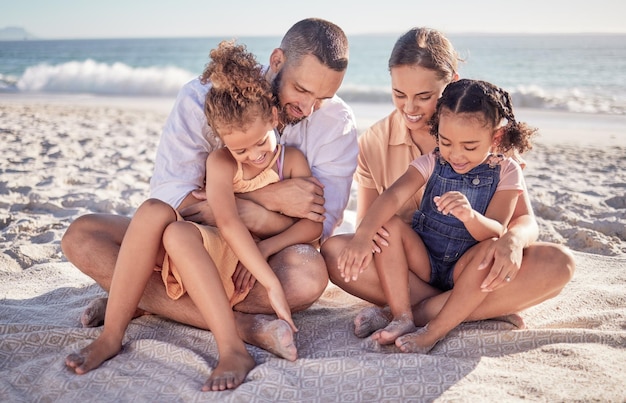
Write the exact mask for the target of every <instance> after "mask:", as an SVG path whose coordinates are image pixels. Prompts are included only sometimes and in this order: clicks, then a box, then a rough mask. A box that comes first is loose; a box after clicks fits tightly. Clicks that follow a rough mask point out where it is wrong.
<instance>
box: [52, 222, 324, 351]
mask: <svg viewBox="0 0 626 403" xmlns="http://www.w3.org/2000/svg"><path fill="white" fill-rule="evenodd" d="M129 223H130V219H129V218H126V217H120V216H113V215H97V214H93V215H87V216H83V217H80V218H79V219H77V220H76V221H75V222H74V223H72V225H70V227H69V228H68V230H67V232H66V233H65V235H64V237H63V240H62V243H61V245H62V248H63V252H64V253H65V254H66V256H67V258H68V259H69V261H70V262H72V263H73V264H74V265H75V266H76V267H78V268H79V270H81V271H82V272H83V273H85V274H86V275H88V276H89V277H91V278H93V279H94V280H95V281H96V282H97V283H98V284H99V285H100V286H101V287H102V288H103V289H104V290H106V291H109V288H110V286H111V278H112V275H113V270H114V267H115V261H116V259H117V255H118V253H119V248H120V244H121V242H122V239H123V237H124V234H125V232H126V229H127V228H128V224H129ZM270 266H271V267H272V268H273V269H274V271H275V272H276V275H277V276H278V279H279V280H280V281H281V284H282V285H283V288H284V290H285V295H286V297H287V301H288V302H289V306H290V307H291V308H292V310H293V311H294V312H295V311H300V310H303V309H306V308H308V307H309V306H311V305H312V304H313V303H314V302H315V301H317V299H318V298H319V297H320V296H321V295H322V293H323V292H324V289H325V288H326V285H327V284H328V275H327V272H326V266H325V264H324V260H323V259H322V257H321V255H320V254H319V252H317V250H316V249H315V248H313V247H312V246H310V245H294V246H291V247H289V248H286V249H285V250H283V251H282V252H279V253H277V254H276V255H274V256H273V257H272V258H271V259H270ZM139 307H140V308H141V309H142V310H145V311H147V312H151V313H154V314H158V315H161V316H164V317H166V318H169V319H171V320H174V321H176V322H180V323H184V324H187V325H191V326H194V327H197V328H201V329H207V328H208V327H207V324H206V323H205V322H204V320H203V319H202V316H201V315H200V312H199V311H198V309H197V308H196V306H195V305H194V304H193V301H191V298H189V296H188V295H187V294H185V295H184V296H182V297H181V298H180V299H178V300H176V301H174V300H172V299H170V298H169V297H168V296H167V294H166V293H165V287H164V286H163V282H162V280H161V275H160V273H157V272H155V273H154V274H153V275H152V276H151V277H150V280H149V281H148V284H147V285H146V289H145V292H144V295H143V297H142V299H141V301H140V302H139ZM235 311H236V312H235V319H236V321H237V330H238V331H239V333H240V335H241V337H242V339H243V340H244V341H246V342H247V343H249V344H252V345H255V346H258V347H261V348H264V349H267V350H268V351H271V352H273V353H275V354H277V355H279V356H281V357H284V358H287V359H290V360H293V359H295V358H296V351H295V345H294V344H293V334H292V333H291V329H290V328H289V325H287V323H286V322H284V321H279V320H278V319H276V317H275V316H273V314H274V311H273V309H272V307H271V305H270V304H269V300H268V298H267V293H266V292H265V289H264V288H263V287H262V286H261V285H260V284H258V283H257V284H255V286H254V287H253V288H252V290H251V291H250V293H249V295H248V296H247V297H246V299H245V300H244V301H242V302H240V303H239V304H237V306H236V307H235ZM237 311H239V312H237ZM256 314H265V315H256ZM102 315H104V309H102ZM92 320H93V321H96V320H95V319H93V318H92ZM285 326H287V329H285Z"/></svg>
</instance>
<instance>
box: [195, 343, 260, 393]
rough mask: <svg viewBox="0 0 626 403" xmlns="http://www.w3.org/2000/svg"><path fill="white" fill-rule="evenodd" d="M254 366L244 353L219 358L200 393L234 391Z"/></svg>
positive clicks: (252, 361) (251, 359)
mask: <svg viewBox="0 0 626 403" xmlns="http://www.w3.org/2000/svg"><path fill="white" fill-rule="evenodd" d="M255 366H256V363H255V362H254V359H253V358H252V357H251V356H250V354H248V352H247V351H246V352H245V353H243V352H235V353H233V354H229V355H224V356H223V357H220V360H219V362H218V364H217V367H215V369H214V370H213V372H212V373H211V375H210V376H209V379H207V381H206V382H205V383H204V385H202V391H203V392H208V391H219V390H226V389H235V388H236V387H237V386H239V385H241V384H242V383H243V381H244V380H245V379H246V375H248V372H250V371H251V370H252V368H254V367H255Z"/></svg>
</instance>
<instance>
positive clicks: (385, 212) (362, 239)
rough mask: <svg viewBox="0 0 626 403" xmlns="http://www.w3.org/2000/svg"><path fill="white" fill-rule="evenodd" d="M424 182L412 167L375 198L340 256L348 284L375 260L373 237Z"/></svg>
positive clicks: (340, 267)
mask: <svg viewBox="0 0 626 403" xmlns="http://www.w3.org/2000/svg"><path fill="white" fill-rule="evenodd" d="M424 183H425V179H424V177H423V176H422V174H421V173H420V172H419V171H418V170H417V168H415V167H413V166H409V168H408V169H407V171H406V172H405V173H404V175H402V176H401V177H400V178H398V179H397V180H396V181H395V182H394V183H393V185H391V186H390V187H389V188H388V189H387V190H385V191H384V192H383V193H381V195H380V196H379V197H378V198H376V200H375V201H374V203H372V206H371V207H370V209H369V210H368V211H367V214H366V215H365V217H363V220H362V221H361V223H360V224H359V227H358V228H357V230H356V233H355V234H354V237H353V238H352V240H351V241H350V242H349V243H348V245H347V246H346V247H345V248H344V250H343V251H342V252H341V254H340V255H339V260H338V265H337V266H338V268H339V270H340V271H341V276H342V277H343V278H344V280H345V281H346V282H348V281H350V280H353V281H354V280H356V279H357V278H358V276H359V274H360V273H361V272H363V270H365V268H366V267H367V266H368V265H369V263H370V261H371V260H372V251H373V250H374V248H375V246H376V245H375V244H374V241H373V239H374V235H376V232H377V231H378V230H379V229H380V227H382V226H383V225H384V224H385V223H386V222H387V221H389V219H391V217H393V215H394V214H395V213H396V211H398V209H399V208H400V207H402V205H404V203H406V201H407V200H408V199H409V198H410V197H411V196H413V195H414V194H415V192H417V191H418V190H419V189H420V188H421V187H422V186H424Z"/></svg>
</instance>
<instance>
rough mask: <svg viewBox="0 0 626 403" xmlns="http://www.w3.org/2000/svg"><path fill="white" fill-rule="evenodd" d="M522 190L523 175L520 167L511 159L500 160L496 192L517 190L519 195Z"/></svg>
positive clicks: (523, 187)
mask: <svg viewBox="0 0 626 403" xmlns="http://www.w3.org/2000/svg"><path fill="white" fill-rule="evenodd" d="M524 189H525V184H524V174H523V173H522V168H521V167H520V165H519V164H518V163H517V162H515V161H514V160H513V159H511V158H505V159H504V160H502V162H501V163H500V182H499V183H498V187H497V188H496V192H497V191H499V190H517V191H519V193H521V192H523V191H524Z"/></svg>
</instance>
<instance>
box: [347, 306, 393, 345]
mask: <svg viewBox="0 0 626 403" xmlns="http://www.w3.org/2000/svg"><path fill="white" fill-rule="evenodd" d="M391 319H392V315H391V311H390V310H389V308H380V307H377V306H368V307H367V308H364V309H363V310H361V312H359V313H358V315H357V316H356V318H354V335H355V336H356V337H359V338H364V337H367V336H369V335H370V334H372V333H374V332H375V331H377V330H379V329H382V328H384V327H385V326H387V325H388V324H389V323H390V322H391Z"/></svg>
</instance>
